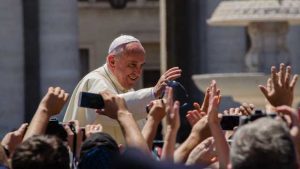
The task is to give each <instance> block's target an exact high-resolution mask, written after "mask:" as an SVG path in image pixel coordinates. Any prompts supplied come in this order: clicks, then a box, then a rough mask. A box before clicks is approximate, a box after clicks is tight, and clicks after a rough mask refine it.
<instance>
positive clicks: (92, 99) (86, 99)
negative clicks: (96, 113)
mask: <svg viewBox="0 0 300 169" xmlns="http://www.w3.org/2000/svg"><path fill="white" fill-rule="evenodd" d="M78 104H79V106H80V107H86V108H91V109H103V108H104V100H103V98H102V96H101V95H100V94H95V93H89V92H81V93H80V95H79V103H78Z"/></svg>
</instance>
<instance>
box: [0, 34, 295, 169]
mask: <svg viewBox="0 0 300 169" xmlns="http://www.w3.org/2000/svg"><path fill="white" fill-rule="evenodd" d="M144 64H145V50H144V48H143V46H142V45H141V43H140V42H139V40H138V39H136V38H134V37H132V36H129V35H122V36H120V37H118V38H116V39H115V40H114V41H113V42H112V43H111V45H110V47H109V51H108V56H107V60H106V64H105V65H104V66H102V67H100V68H98V69H96V70H95V71H92V72H91V73H89V74H88V75H87V76H85V77H84V78H83V79H82V80H81V81H80V82H79V84H78V85H77V87H76V88H75V90H74V92H73V94H72V96H71V99H70V101H69V105H68V108H67V110H66V112H61V111H62V108H63V106H64V105H65V103H67V101H68V98H69V94H68V93H67V92H66V91H64V90H63V89H62V88H60V87H49V89H48V92H47V93H46V95H45V96H44V97H43V99H42V100H41V102H40V104H39V106H38V108H37V110H36V112H35V114H34V116H33V118H32V120H31V122H30V123H29V124H27V123H24V124H21V126H20V127H19V128H18V129H17V130H16V131H13V132H10V133H7V134H6V135H5V137H4V138H3V139H2V141H1V145H0V146H1V147H0V169H2V168H3V169H5V168H6V169H33V168H34V169H77V168H78V169H128V168H137V169H155V168H158V169H163V168H164V169H166V168H170V169H171V168H172V169H173V168H175V169H177V168H178V169H179V168H180V169H181V168H182V169H185V168H195V169H196V168H198V169H200V168H220V169H259V168H261V169H269V168H270V169H298V168H299V164H300V156H299V155H300V119H299V114H298V112H297V111H296V110H295V109H293V108H292V107H291V106H292V103H293V99H294V88H295V85H296V82H297V79H298V76H297V75H292V73H291V67H290V66H286V65H284V64H280V66H279V69H276V67H275V66H273V67H272V68H271V76H270V78H269V79H268V81H267V83H266V85H260V86H259V88H260V90H261V92H262V93H263V95H264V96H265V99H266V110H265V112H266V114H263V115H261V116H259V117H260V118H257V119H252V118H250V117H252V116H255V110H256V109H255V106H254V105H253V104H251V103H249V104H248V103H247V104H246V103H243V104H241V106H240V107H237V108H230V109H228V110H225V111H224V112H219V111H218V108H219V105H220V103H221V101H222V95H221V93H222V91H221V90H220V89H218V87H217V82H216V81H215V80H212V81H211V84H210V85H209V86H208V88H207V90H206V92H205V97H204V99H203V101H202V103H196V102H195V103H193V106H194V109H193V110H190V111H188V112H185V113H186V120H187V121H188V122H189V124H190V125H191V128H192V129H191V131H190V134H189V136H188V137H187V139H186V140H185V141H184V142H182V143H181V144H178V143H176V136H177V133H178V130H179V127H180V116H179V109H180V106H181V103H180V102H179V101H178V100H175V99H174V92H176V91H174V90H176V89H174V88H172V87H170V86H168V85H167V82H168V81H170V80H175V79H177V78H179V77H180V76H181V70H180V69H179V68H178V67H174V68H171V69H169V70H167V71H166V72H165V73H163V74H162V76H161V78H160V79H159V80H158V82H157V84H155V85H154V87H152V88H147V89H141V90H137V91H134V90H133V89H132V88H133V86H134V84H135V83H136V82H137V80H138V79H139V77H140V76H141V74H142V67H143V65H144ZM82 91H84V92H92V93H97V94H100V95H101V96H102V97H103V101H104V105H105V106H104V108H103V109H98V110H92V109H87V108H82V107H79V106H78V99H79V94H80V92H82ZM146 107H147V110H148V111H147V112H146ZM59 113H65V118H64V121H63V122H59V121H57V120H56V119H53V118H52V117H54V116H55V115H57V114H59ZM268 113H273V114H274V113H276V114H275V116H273V115H272V116H268V115H267V114H268ZM225 116H232V117H233V116H234V117H246V118H249V119H251V120H249V121H248V122H247V123H246V124H243V125H237V126H235V127H234V128H233V129H232V130H224V129H223V128H222V125H221V121H222V118H223V117H225ZM163 119H165V121H164V138H163V140H162V141H161V143H162V147H161V149H155V148H153V147H155V146H154V145H153V144H154V138H155V135H156V133H157V128H158V126H159V124H160V123H161V121H162V120H163Z"/></svg>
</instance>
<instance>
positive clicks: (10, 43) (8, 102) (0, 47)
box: [0, 0, 24, 138]
mask: <svg viewBox="0 0 300 169" xmlns="http://www.w3.org/2000/svg"><path fill="white" fill-rule="evenodd" d="M0 16H1V17H0V25H1V26H0V65H1V66H0V77H1V83H0V96H1V98H0V137H1V138H2V137H3V135H4V134H5V133H7V132H8V131H10V130H12V129H13V128H16V127H18V126H19V125H20V124H21V123H22V122H23V117H24V74H23V62H24V58H23V55H24V49H23V31H22V29H23V20H22V1H21V0H14V1H12V0H2V1H1V3H0Z"/></svg>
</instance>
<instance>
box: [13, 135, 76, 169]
mask: <svg viewBox="0 0 300 169" xmlns="http://www.w3.org/2000/svg"><path fill="white" fill-rule="evenodd" d="M12 168H13V169H70V157H69V152H68V149H67V147H66V146H65V145H64V144H63V142H62V141H61V140H60V139H58V138H56V137H54V136H46V135H41V136H33V137H31V138H29V139H28V140H26V141H25V142H23V143H22V144H21V145H20V146H19V147H18V148H17V149H16V151H15V153H14V154H13V157H12Z"/></svg>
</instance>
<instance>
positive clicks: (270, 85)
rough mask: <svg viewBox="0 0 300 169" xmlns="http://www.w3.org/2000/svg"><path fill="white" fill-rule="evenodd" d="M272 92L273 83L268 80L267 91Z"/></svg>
mask: <svg viewBox="0 0 300 169" xmlns="http://www.w3.org/2000/svg"><path fill="white" fill-rule="evenodd" d="M272 90H273V83H272V79H271V78H268V80H267V91H269V92H270V91H272Z"/></svg>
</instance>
